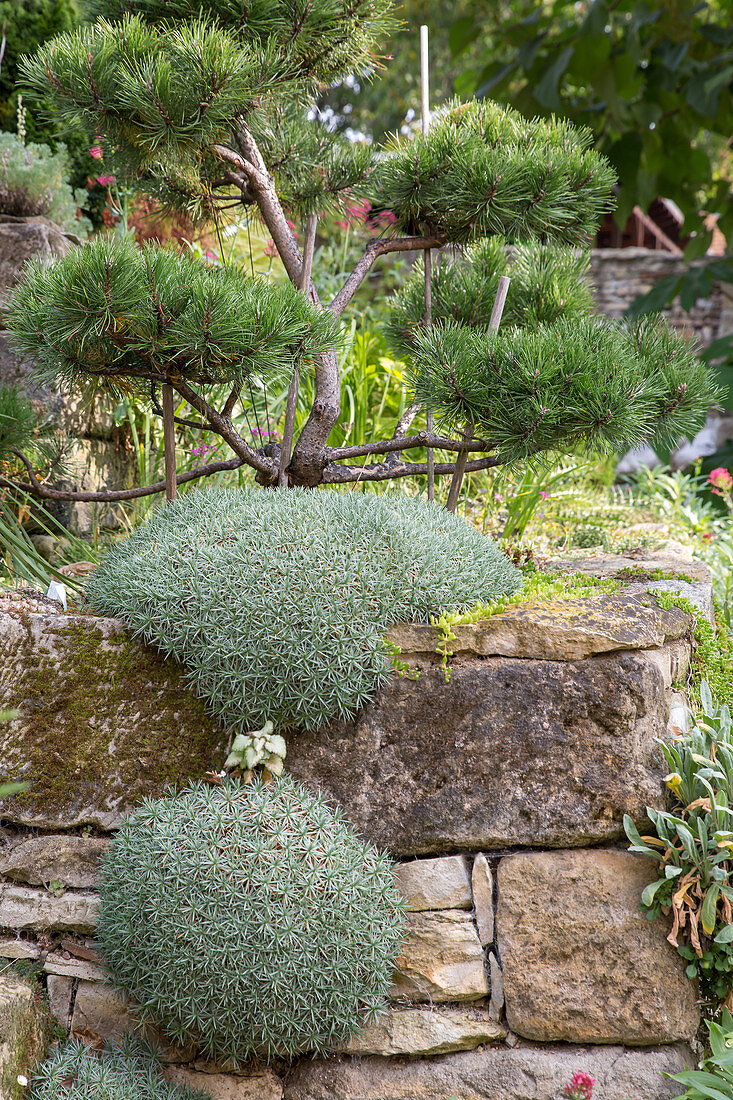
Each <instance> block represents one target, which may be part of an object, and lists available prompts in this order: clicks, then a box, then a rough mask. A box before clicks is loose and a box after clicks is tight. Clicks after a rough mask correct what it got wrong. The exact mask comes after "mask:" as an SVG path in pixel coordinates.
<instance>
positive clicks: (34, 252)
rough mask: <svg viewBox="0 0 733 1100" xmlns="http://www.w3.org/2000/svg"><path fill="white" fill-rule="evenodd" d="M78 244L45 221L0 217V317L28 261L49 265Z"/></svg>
mask: <svg viewBox="0 0 733 1100" xmlns="http://www.w3.org/2000/svg"><path fill="white" fill-rule="evenodd" d="M78 243H79V240H78V238H77V237H75V236H74V235H73V234H69V233H64V231H63V230H62V229H59V227H58V226H57V225H54V223H53V222H52V221H49V220H48V218H43V217H34V218H15V217H12V216H11V215H8V214H0V318H2V316H3V315H4V313H5V311H6V309H7V304H8V298H9V297H10V294H11V292H12V290H13V287H14V286H16V285H17V283H18V282H19V281H20V279H21V278H22V273H23V268H24V267H25V264H26V263H27V262H28V260H36V259H41V260H43V261H45V262H46V263H50V262H51V261H53V260H55V259H58V258H59V257H60V256H63V255H65V253H67V252H68V251H69V249H70V248H71V247H72V246H73V245H74V244H78ZM3 327H4V326H3Z"/></svg>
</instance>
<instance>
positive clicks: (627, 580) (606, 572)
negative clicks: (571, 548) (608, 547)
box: [540, 551, 713, 584]
mask: <svg viewBox="0 0 733 1100" xmlns="http://www.w3.org/2000/svg"><path fill="white" fill-rule="evenodd" d="M540 564H541V566H542V570H543V572H547V573H583V574H584V575H585V576H588V577H601V578H608V577H615V578H618V580H620V581H622V582H623V583H624V584H633V583H638V582H641V581H642V580H643V581H649V582H651V581H653V580H654V579H655V575H656V576H658V575H659V573H669V574H672V575H673V576H675V577H677V576H679V575H680V574H681V575H682V576H683V577H690V578H691V579H692V580H694V581H699V582H700V583H701V584H712V580H713V575H712V572H711V570H710V566H709V565H706V564H705V562H702V561H692V560H691V558H690V555H689V553H687V554H685V555H683V554H682V553H681V552H679V551H678V552H677V553H676V554H674V555H673V554H670V553H661V552H659V553H657V552H651V553H646V554H641V555H638V556H634V557H633V558H632V557H627V556H626V555H625V554H606V553H598V554H593V555H590V556H588V557H584V558H543V559H542V560H541V562H540Z"/></svg>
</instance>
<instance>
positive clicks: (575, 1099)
mask: <svg viewBox="0 0 733 1100" xmlns="http://www.w3.org/2000/svg"><path fill="white" fill-rule="evenodd" d="M594 1085H595V1080H594V1079H593V1078H592V1077H590V1076H589V1075H588V1074H587V1073H581V1071H580V1070H578V1072H577V1073H574V1074H573V1077H572V1080H570V1081H568V1083H567V1085H565V1087H564V1088H563V1090H562V1094H563V1096H565V1097H567V1100H593V1086H594Z"/></svg>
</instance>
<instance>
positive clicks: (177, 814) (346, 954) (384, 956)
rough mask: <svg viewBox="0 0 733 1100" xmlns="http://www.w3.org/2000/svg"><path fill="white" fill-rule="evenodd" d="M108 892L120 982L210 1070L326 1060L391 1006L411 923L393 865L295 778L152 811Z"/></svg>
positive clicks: (122, 840) (119, 860) (123, 839)
mask: <svg viewBox="0 0 733 1100" xmlns="http://www.w3.org/2000/svg"><path fill="white" fill-rule="evenodd" d="M100 892H101V901H102V906H101V917H100V928H99V943H100V947H101V950H102V954H103V956H104V959H105V962H106V965H107V967H108V969H109V971H110V973H111V975H112V978H113V980H114V982H115V984H116V985H117V986H118V988H120V989H121V990H123V991H124V992H126V993H127V994H128V995H129V996H131V997H132V998H133V999H134V1000H135V1001H136V1002H137V1003H138V1005H139V1006H140V1008H141V1009H142V1011H143V1014H144V1015H145V1016H146V1017H148V1018H150V1019H152V1021H153V1022H155V1023H156V1024H157V1025H158V1026H160V1027H162V1028H163V1030H164V1031H165V1032H166V1033H167V1034H168V1035H169V1036H170V1037H171V1038H172V1039H174V1040H177V1041H179V1042H182V1043H186V1042H192V1043H193V1044H195V1045H196V1046H197V1048H198V1049H199V1051H200V1052H201V1054H203V1055H204V1056H206V1057H209V1058H213V1059H216V1060H218V1061H227V1060H231V1061H232V1062H234V1063H236V1064H242V1063H243V1062H245V1061H247V1060H248V1059H250V1058H265V1059H271V1058H274V1057H289V1056H291V1055H295V1054H299V1053H301V1052H303V1051H324V1050H326V1049H328V1048H330V1047H333V1046H336V1045H339V1044H341V1043H344V1042H345V1041H346V1040H348V1038H349V1037H350V1036H351V1035H353V1034H354V1033H355V1032H356V1031H358V1030H359V1028H360V1027H361V1026H362V1025H363V1024H364V1023H365V1022H369V1021H370V1020H372V1019H374V1018H376V1016H377V1015H378V1014H379V1012H380V1011H381V1010H382V1009H383V1007H384V1003H385V998H386V994H387V992H388V990H389V988H390V984H391V975H392V971H393V967H394V962H395V958H396V955H397V951H398V949H399V945H400V942H401V938H402V932H403V925H404V902H403V900H402V898H401V896H400V894H399V892H398V891H397V889H396V888H395V885H394V882H393V874H392V863H391V861H390V860H389V858H388V857H387V856H386V855H384V854H382V853H380V852H379V851H377V850H376V849H375V848H373V847H372V846H371V845H368V844H364V843H362V842H361V841H360V840H359V838H358V837H357V836H356V834H355V833H354V832H353V831H352V830H351V829H350V828H349V827H348V826H347V825H346V824H345V822H344V821H343V819H342V817H341V814H340V812H339V811H338V810H335V809H332V808H331V807H330V806H329V805H328V804H327V803H326V802H325V801H324V800H323V799H322V798H321V797H319V796H316V795H313V794H311V793H310V792H308V791H307V790H306V789H305V788H303V787H301V786H299V785H298V784H296V783H295V782H294V781H293V780H292V779H291V778H290V777H288V776H283V777H282V778H280V779H277V780H275V782H274V783H272V784H270V785H267V784H263V783H262V782H260V781H259V780H258V781H255V782H254V783H251V784H242V783H240V782H238V781H237V780H225V781H223V783H222V786H211V785H207V784H205V783H198V784H195V785H193V786H191V787H190V788H188V789H186V790H184V791H183V792H181V793H179V794H176V795H171V796H168V797H164V798H160V799H157V800H148V801H146V802H145V803H143V805H142V806H141V807H140V808H139V809H138V810H137V811H136V812H135V813H134V814H133V815H132V817H130V818H129V819H128V821H127V822H126V823H125V824H124V825H123V826H122V828H121V829H120V831H119V833H118V834H117V836H116V838H115V840H114V841H113V843H112V845H111V848H110V851H109V854H108V856H107V858H106V860H105V863H104V866H103V871H102V876H101V888H100Z"/></svg>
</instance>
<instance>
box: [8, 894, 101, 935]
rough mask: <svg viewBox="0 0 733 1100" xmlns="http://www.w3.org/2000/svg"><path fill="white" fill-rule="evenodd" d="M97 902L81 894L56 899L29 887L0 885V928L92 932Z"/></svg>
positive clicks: (95, 921) (97, 900)
mask: <svg viewBox="0 0 733 1100" xmlns="http://www.w3.org/2000/svg"><path fill="white" fill-rule="evenodd" d="M98 905H99V899H98V897H97V895H96V894H92V893H88V892H82V891H81V890H80V891H78V892H75V893H67V894H62V895H61V896H60V897H56V896H55V895H54V894H48V893H46V891H45V890H34V889H32V888H31V887H29V886H13V885H11V884H10V883H0V928H13V929H16V930H17V931H19V932H31V931H32V932H50V931H58V932H93V931H94V929H95V928H96V927H97V909H98Z"/></svg>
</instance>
